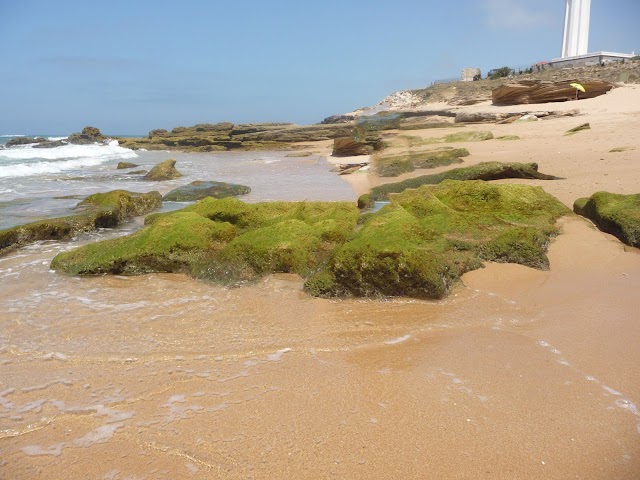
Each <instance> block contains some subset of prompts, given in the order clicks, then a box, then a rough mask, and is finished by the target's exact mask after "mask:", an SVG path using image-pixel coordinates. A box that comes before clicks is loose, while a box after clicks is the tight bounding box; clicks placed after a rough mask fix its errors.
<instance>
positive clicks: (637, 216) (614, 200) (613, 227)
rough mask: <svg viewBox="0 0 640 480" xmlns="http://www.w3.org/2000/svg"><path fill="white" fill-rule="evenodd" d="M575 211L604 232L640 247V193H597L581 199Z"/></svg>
mask: <svg viewBox="0 0 640 480" xmlns="http://www.w3.org/2000/svg"><path fill="white" fill-rule="evenodd" d="M573 210H574V212H576V213H577V214H579V215H582V216H584V217H587V218H588V219H590V220H591V221H592V222H593V223H595V225H596V226H597V227H598V228H599V229H600V230H602V231H603V232H607V233H610V234H611V235H614V236H616V237H618V238H619V239H620V240H621V241H622V242H624V243H626V244H627V245H631V246H632V247H640V193H637V194H635V195H620V194H616V193H609V192H597V193H594V194H593V195H591V197H589V198H580V199H578V200H576V201H575V203H574V204H573Z"/></svg>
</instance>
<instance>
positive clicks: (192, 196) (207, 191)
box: [162, 180, 251, 202]
mask: <svg viewBox="0 0 640 480" xmlns="http://www.w3.org/2000/svg"><path fill="white" fill-rule="evenodd" d="M250 192H251V188H249V187H247V186H245V185H237V184H235V183H226V182H213V181H202V180H196V181H195V182H191V183H190V184H189V185H183V186H181V187H178V188H174V189H173V190H171V191H170V192H169V193H167V194H166V195H165V196H164V197H162V200H164V201H165V202H167V201H169V202H195V201H196V200H202V199H203V198H205V197H213V198H225V197H236V196H238V195H246V194H247V193H250Z"/></svg>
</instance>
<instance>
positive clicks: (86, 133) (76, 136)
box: [67, 127, 107, 145]
mask: <svg viewBox="0 0 640 480" xmlns="http://www.w3.org/2000/svg"><path fill="white" fill-rule="evenodd" d="M106 139H107V137H105V136H104V135H102V133H101V132H100V130H99V129H97V128H96V127H84V128H83V129H82V132H81V133H72V134H71V135H69V137H68V138H67V142H68V143H71V144H74V145H91V144H93V143H96V142H103V141H105V140H106Z"/></svg>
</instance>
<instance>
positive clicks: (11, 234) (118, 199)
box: [0, 190, 162, 255]
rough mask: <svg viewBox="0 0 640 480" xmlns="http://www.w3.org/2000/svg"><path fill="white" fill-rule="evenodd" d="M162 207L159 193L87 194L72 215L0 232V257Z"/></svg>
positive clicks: (116, 222) (111, 225) (118, 192)
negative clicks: (37, 243) (38, 242)
mask: <svg viewBox="0 0 640 480" xmlns="http://www.w3.org/2000/svg"><path fill="white" fill-rule="evenodd" d="M161 204H162V196H161V195H160V193H159V192H150V193H132V192H127V191H125V190H114V191H112V192H107V193H96V194H94V195H89V196H88V197H87V198H85V199H84V200H83V201H82V202H80V203H78V205H77V206H76V209H77V210H78V213H77V214H75V215H70V216H67V217H61V218H52V219H49V220H40V221H38V222H33V223H28V224H26V225H19V226H17V227H12V228H8V229H6V230H0V255H2V254H5V253H8V252H10V251H12V250H15V249H16V248H19V247H22V246H23V245H27V244H29V243H33V242H36V241H39V240H67V239H69V238H71V237H73V236H74V235H76V234H77V233H79V232H88V231H92V230H95V229H97V228H107V227H115V226H116V225H119V224H120V223H122V222H123V221H125V220H128V219H129V218H131V217H134V216H138V215H144V214H146V213H149V212H151V211H152V210H155V209H156V208H158V207H159V206H160V205H161Z"/></svg>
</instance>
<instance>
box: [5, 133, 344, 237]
mask: <svg viewBox="0 0 640 480" xmlns="http://www.w3.org/2000/svg"><path fill="white" fill-rule="evenodd" d="M13 136H15V135H2V136H1V137H0V142H1V144H0V228H8V227H11V226H14V225H20V224H24V223H28V222H30V221H35V220H39V219H42V218H51V217H56V216H61V215H68V214H70V213H71V212H72V211H73V207H74V206H75V205H76V204H77V203H78V201H79V200H80V199H82V198H84V197H86V196H87V195H90V194H92V193H97V192H105V191H110V190H115V189H125V190H129V191H133V192H149V191H152V190H158V191H160V193H162V194H164V193H167V192H168V191H169V190H171V189H173V188H175V187H177V186H180V185H184V184H187V183H190V182H192V181H195V180H215V181H223V182H231V183H240V184H243V185H247V186H249V187H251V189H252V191H251V193H250V194H249V195H246V196H244V197H243V200H245V201H248V202H259V201H271V200H294V201H298V200H355V198H356V197H355V193H354V192H353V190H352V189H351V187H349V186H348V185H347V184H346V183H345V182H343V181H342V180H341V179H340V178H339V177H338V176H337V175H336V174H335V173H332V172H330V171H329V170H330V167H329V164H328V163H327V162H326V161H325V160H324V159H323V158H322V157H320V156H312V157H306V158H290V157H286V156H285V152H223V153H203V154H197V153H176V152H168V151H153V152H147V151H133V150H130V149H127V148H122V147H120V146H119V145H118V142H117V141H116V140H112V141H110V142H108V143H106V144H103V145H98V144H95V145H65V146H61V147H56V148H33V146H31V145H25V146H18V147H11V148H5V147H4V144H5V143H6V141H7V140H9V138H12V137H13ZM44 137H47V138H49V139H51V140H57V139H61V138H65V137H61V136H46V135H44ZM168 158H174V159H176V160H177V164H176V167H177V168H178V170H179V171H180V172H181V173H183V175H184V176H183V177H181V178H179V179H175V180H171V181H166V182H148V181H145V180H142V177H143V175H140V174H137V175H132V174H131V173H129V172H131V171H132V170H150V169H151V168H152V167H153V166H154V165H155V164H157V163H158V162H161V161H163V160H166V159H168ZM120 161H127V162H132V163H135V164H137V165H139V166H138V167H136V168H134V169H128V170H117V169H116V166H117V164H118V162H120ZM181 206H182V205H180V204H178V205H176V204H171V203H169V204H167V205H165V206H164V208H165V209H175V208H179V207H181Z"/></svg>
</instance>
